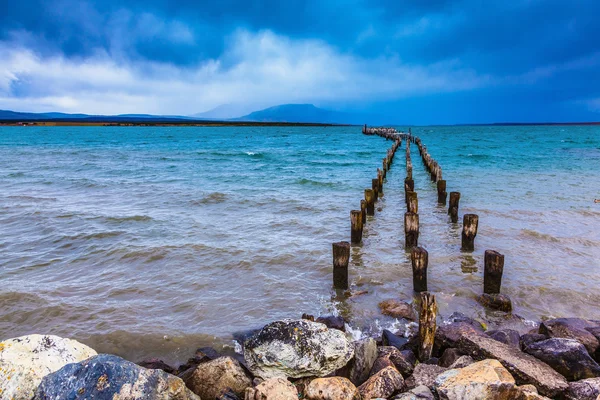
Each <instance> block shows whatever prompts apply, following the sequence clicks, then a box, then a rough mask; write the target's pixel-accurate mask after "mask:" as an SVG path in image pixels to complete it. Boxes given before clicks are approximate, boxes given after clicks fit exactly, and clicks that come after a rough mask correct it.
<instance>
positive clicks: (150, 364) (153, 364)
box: [138, 358, 175, 374]
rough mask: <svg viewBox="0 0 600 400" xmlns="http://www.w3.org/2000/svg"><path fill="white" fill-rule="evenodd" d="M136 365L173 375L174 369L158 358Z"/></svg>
mask: <svg viewBox="0 0 600 400" xmlns="http://www.w3.org/2000/svg"><path fill="white" fill-rule="evenodd" d="M138 365H139V366H140V367H144V368H147V369H160V370H162V371H165V372H166V373H168V374H173V373H174V372H175V368H173V367H171V366H170V365H169V364H167V363H166V362H164V361H163V360H160V359H158V358H149V359H146V360H144V361H140V362H139V363H138Z"/></svg>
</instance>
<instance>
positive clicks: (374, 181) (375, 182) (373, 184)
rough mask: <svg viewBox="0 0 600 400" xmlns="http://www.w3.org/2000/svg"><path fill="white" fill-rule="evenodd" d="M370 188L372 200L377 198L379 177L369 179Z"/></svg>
mask: <svg viewBox="0 0 600 400" xmlns="http://www.w3.org/2000/svg"><path fill="white" fill-rule="evenodd" d="M371 190H373V201H377V200H379V179H377V178H375V179H372V180H371Z"/></svg>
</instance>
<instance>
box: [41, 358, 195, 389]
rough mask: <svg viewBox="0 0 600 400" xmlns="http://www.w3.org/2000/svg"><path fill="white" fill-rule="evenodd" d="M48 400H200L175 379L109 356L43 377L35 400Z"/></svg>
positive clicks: (66, 366)
mask: <svg viewBox="0 0 600 400" xmlns="http://www.w3.org/2000/svg"><path fill="white" fill-rule="evenodd" d="M49 399H127V400H146V399H156V400H160V399H163V400H175V399H176V400H200V398H199V397H198V396H196V395H195V394H194V393H192V392H191V391H190V390H188V389H187V388H186V387H185V384H184V383H183V381H182V380H181V379H179V378H177V377H176V376H173V375H171V374H167V373H166V372H164V371H161V370H158V369H146V368H142V367H140V366H139V365H136V364H134V363H132V362H129V361H126V360H124V359H122V358H121V357H117V356H113V355H109V354H100V355H97V356H94V357H91V358H88V359H87V360H84V361H81V362H79V363H72V364H67V365H65V366H64V367H63V368H61V369H60V370H58V371H56V372H54V373H52V374H50V375H47V376H46V377H44V379H42V382H41V383H40V386H39V387H38V388H37V390H36V392H35V397H34V400H49Z"/></svg>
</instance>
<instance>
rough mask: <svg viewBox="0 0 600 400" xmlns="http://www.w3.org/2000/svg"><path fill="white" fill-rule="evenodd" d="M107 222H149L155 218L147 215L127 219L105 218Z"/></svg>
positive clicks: (132, 216)
mask: <svg viewBox="0 0 600 400" xmlns="http://www.w3.org/2000/svg"><path fill="white" fill-rule="evenodd" d="M105 218H106V221H108V222H114V223H117V224H120V223H122V222H148V221H152V220H153V218H152V217H149V216H147V215H131V216H127V217H105Z"/></svg>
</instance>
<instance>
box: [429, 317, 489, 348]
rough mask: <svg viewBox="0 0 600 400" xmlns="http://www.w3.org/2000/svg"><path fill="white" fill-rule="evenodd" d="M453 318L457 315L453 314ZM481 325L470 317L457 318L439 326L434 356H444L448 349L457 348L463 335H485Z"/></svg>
mask: <svg viewBox="0 0 600 400" xmlns="http://www.w3.org/2000/svg"><path fill="white" fill-rule="evenodd" d="M452 315H453V316H454V315H455V314H452ZM483 333H484V329H483V327H482V326H481V324H480V323H479V322H477V321H475V320H473V319H471V318H468V317H464V316H463V317H461V318H458V317H455V318H451V319H449V320H448V322H446V323H444V324H442V325H440V326H438V328H437V330H436V332H435V341H434V344H433V350H434V354H442V353H443V351H444V350H445V349H447V348H452V347H456V345H457V343H458V341H459V339H460V338H461V337H462V336H463V335H478V334H481V335H483Z"/></svg>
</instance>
